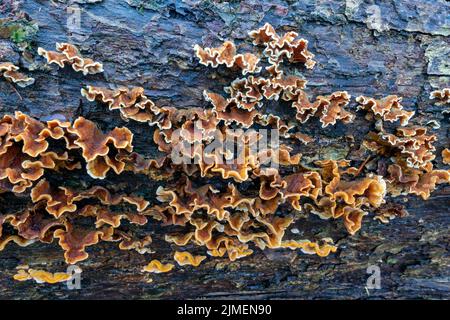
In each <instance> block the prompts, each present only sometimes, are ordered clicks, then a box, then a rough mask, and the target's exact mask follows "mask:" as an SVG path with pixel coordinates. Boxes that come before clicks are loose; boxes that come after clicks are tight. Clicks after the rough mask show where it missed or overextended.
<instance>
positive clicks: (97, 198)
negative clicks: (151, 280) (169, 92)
mask: <svg viewBox="0 0 450 320" xmlns="http://www.w3.org/2000/svg"><path fill="white" fill-rule="evenodd" d="M249 38H250V40H251V41H252V44H253V45H254V46H262V47H263V50H262V51H261V50H259V51H258V50H256V52H257V53H255V54H253V53H237V48H236V46H235V45H234V43H233V42H231V41H225V42H224V43H223V44H221V45H219V46H218V47H216V48H204V47H201V46H200V45H196V46H195V47H194V54H195V56H196V57H197V58H198V60H199V63H200V64H201V65H204V66H207V67H212V68H216V67H218V66H219V65H222V66H225V67H227V68H230V69H232V70H235V71H236V70H237V71H238V72H239V77H238V78H236V79H235V80H233V81H231V83H230V84H229V85H228V86H226V87H224V88H223V92H222V93H215V92H211V91H208V90H205V91H204V92H203V97H204V100H205V102H206V104H207V105H208V107H206V108H202V107H193V108H177V107H174V106H167V105H158V103H154V102H153V101H152V100H151V99H150V98H149V97H147V95H146V93H145V89H144V88H143V87H117V88H116V89H108V88H104V87H96V86H86V87H85V88H82V89H81V95H82V96H83V97H84V98H85V99H87V100H88V101H91V102H94V101H95V102H97V103H98V104H99V105H104V106H105V107H106V108H107V109H109V110H111V111H116V112H117V113H118V114H119V115H120V116H121V117H122V119H124V120H126V121H130V120H132V121H136V122H137V123H142V124H147V125H149V126H152V127H153V136H151V137H152V139H153V143H154V145H155V147H156V148H157V149H158V151H159V152H160V153H161V155H160V156H159V157H158V158H149V157H147V156H145V155H143V154H140V153H137V152H135V151H133V138H134V136H133V133H132V131H131V130H130V129H128V128H126V127H121V128H113V129H112V130H110V131H108V132H103V131H102V130H100V128H99V127H98V126H97V125H96V124H95V123H94V122H92V121H90V120H88V119H85V118H83V117H78V118H77V119H74V121H72V122H63V121H59V120H50V121H39V120H37V119H34V118H33V117H31V116H28V115H26V114H24V113H22V112H19V111H17V112H16V113H15V114H14V115H4V116H3V118H2V119H0V191H1V192H2V193H6V192H12V193H14V194H19V193H21V194H22V197H29V200H30V201H29V203H28V206H27V207H26V208H25V209H23V210H20V211H19V212H8V213H4V214H3V213H2V214H1V215H0V251H1V250H3V249H4V248H5V246H6V245H7V244H8V243H12V242H14V243H16V244H18V245H21V246H26V245H30V244H32V243H33V242H36V241H39V242H43V243H50V242H52V241H53V240H54V239H58V243H59V245H60V246H61V248H62V249H63V250H64V257H65V260H66V262H67V263H70V264H73V263H77V262H80V261H83V260H85V259H87V258H88V256H89V253H88V252H87V251H88V249H89V247H90V246H93V245H95V244H97V243H98V242H100V241H106V242H116V243H118V247H119V248H120V249H122V250H135V251H137V252H138V253H140V254H151V253H153V251H152V249H151V247H150V246H151V245H152V241H153V238H152V236H153V235H150V234H146V233H145V230H144V235H142V233H141V234H139V235H138V234H135V233H134V232H133V230H134V229H132V228H127V227H124V225H126V226H129V225H133V227H136V228H138V227H140V226H145V225H147V224H148V223H149V222H150V221H151V223H154V224H155V225H157V226H158V227H161V230H162V232H163V233H164V237H163V238H164V240H165V241H166V242H167V243H170V244H171V245H173V247H174V248H176V249H175V250H176V251H175V253H174V256H173V259H174V260H175V261H176V262H177V264H178V265H180V266H184V265H192V266H199V265H200V264H201V262H202V261H204V260H205V259H206V257H207V256H206V254H208V255H209V256H211V257H227V258H228V259H229V260H230V261H234V260H236V259H240V258H244V257H247V256H249V255H251V254H253V253H254V252H255V250H256V249H260V250H264V249H266V248H270V249H291V250H295V249H298V250H300V251H302V252H303V253H306V254H316V255H318V256H320V257H325V256H327V255H329V254H332V253H334V252H336V251H337V245H336V244H334V242H333V240H332V239H331V238H329V237H323V236H322V234H321V236H320V238H317V239H290V238H289V237H288V236H287V235H288V234H289V233H288V232H287V231H289V230H290V229H292V228H293V227H294V226H295V227H296V228H297V227H298V225H296V224H297V222H298V216H299V214H298V213H299V212H301V213H302V216H304V217H305V218H308V217H309V214H312V215H316V216H318V217H320V218H321V220H324V221H321V223H328V222H326V221H325V220H330V219H336V220H338V221H339V222H340V224H341V225H342V230H343V231H344V232H345V231H346V232H347V233H348V234H350V235H354V234H356V233H357V232H358V231H359V230H360V229H361V228H362V227H363V219H365V217H366V216H370V215H372V216H374V219H376V220H380V221H382V222H383V223H387V222H388V221H389V220H391V219H392V218H393V217H396V216H406V214H405V211H404V210H403V209H401V208H395V207H392V206H391V204H390V202H388V201H389V198H390V197H391V196H397V195H400V194H413V195H417V196H420V197H422V198H423V199H427V198H428V197H429V196H430V194H431V192H432V191H433V190H434V189H435V188H436V186H437V185H438V184H443V183H449V181H450V173H449V170H443V169H434V165H435V163H434V160H435V152H436V147H435V145H434V144H435V142H436V140H437V135H436V134H432V133H430V132H429V131H428V130H429V129H427V128H425V127H420V126H417V125H414V123H415V119H414V117H413V116H414V111H407V110H404V109H403V107H402V105H401V100H402V99H401V97H399V96H396V95H389V96H386V97H384V98H381V99H374V98H369V97H366V96H359V97H357V98H356V102H357V103H358V107H357V108H355V110H351V103H350V102H351V100H352V98H351V95H350V94H349V93H348V92H347V91H336V92H332V93H329V94H323V95H318V96H316V97H315V98H313V99H311V98H310V97H309V96H310V93H309V92H308V88H307V80H305V79H304V78H303V77H301V76H298V75H288V74H286V70H285V69H287V68H285V66H286V63H296V64H299V65H301V66H303V67H304V68H306V69H312V68H313V67H314V65H315V61H314V60H313V59H314V55H313V54H312V53H311V52H309V51H308V41H307V40H305V39H301V38H298V34H297V33H296V32H293V31H290V32H287V33H285V34H283V35H279V34H277V33H276V32H275V29H274V28H273V27H272V26H271V25H269V24H265V25H264V26H263V27H262V28H259V29H257V30H254V31H251V32H249ZM57 50H58V51H57V52H53V51H46V50H44V49H42V48H39V50H38V52H39V54H40V55H42V56H44V57H45V58H46V59H47V62H48V63H50V64H52V63H54V64H57V65H59V66H60V67H64V66H65V65H71V66H72V68H73V69H74V70H75V71H80V72H83V74H85V75H87V74H94V73H98V72H101V71H103V67H102V65H101V64H100V63H98V62H94V61H93V60H91V59H88V58H83V57H82V56H81V55H80V53H79V51H78V49H77V48H76V47H74V46H73V45H71V44H67V43H61V44H57ZM0 70H1V71H2V72H3V75H4V76H5V77H6V78H8V76H7V75H6V73H7V72H9V73H8V75H11V74H12V73H11V72H16V71H17V67H14V66H12V65H10V64H5V63H4V64H1V65H0ZM8 79H11V80H12V81H14V80H13V79H12V78H8ZM16 83H17V84H19V83H22V84H25V83H27V81H25V80H22V81H19V80H18V78H16ZM19 85H20V84H19ZM448 96H449V95H448V90H447V89H444V90H442V91H435V92H433V93H431V98H433V99H436V100H438V101H439V102H442V101H443V102H444V103H448ZM274 102H279V103H274ZM269 104H271V105H272V106H271V108H268V107H267V106H268V105H269ZM284 104H287V105H290V107H291V108H289V107H288V109H289V111H292V117H291V118H287V117H286V116H284V115H281V114H278V113H277V110H276V107H273V105H278V106H279V107H280V108H281V107H282V105H284ZM268 110H272V112H274V113H269V112H268ZM273 110H274V111H273ZM358 110H364V111H366V112H368V113H369V114H370V115H371V116H369V117H366V118H367V120H370V119H372V120H375V126H374V128H375V129H374V131H371V132H369V133H368V135H367V136H366V137H365V138H364V141H363V143H362V147H361V152H367V153H369V154H370V155H369V157H368V158H367V160H366V161H362V163H358V160H356V161H355V160H352V161H354V163H352V161H350V160H344V159H339V160H336V158H333V157H329V156H328V155H327V154H323V153H319V154H318V155H316V156H315V157H313V158H311V159H312V160H311V161H306V159H304V158H303V155H302V153H300V152H299V150H300V151H301V152H303V151H302V149H301V148H298V146H299V144H300V143H301V144H302V145H301V147H304V146H303V144H309V145H314V142H315V141H316V140H317V139H313V138H312V137H310V136H309V135H307V134H305V133H302V132H300V130H301V129H302V128H307V126H308V121H318V123H319V124H320V129H323V128H327V127H328V126H334V125H336V124H337V122H338V121H341V122H342V123H343V124H349V123H352V122H353V121H354V120H355V117H356V116H357V113H356V112H352V111H358ZM281 113H282V112H281ZM383 121H386V122H390V123H391V126H397V125H399V126H398V127H396V128H395V129H392V130H391V131H389V130H385V129H384V128H383ZM410 123H413V124H410ZM255 128H269V129H273V130H274V132H276V134H277V135H278V136H279V138H280V140H281V142H280V143H273V144H272V143H268V144H266V145H262V147H261V148H259V149H258V150H257V152H256V153H255V152H252V150H253V149H252V148H253V146H260V142H262V141H263V137H262V134H261V133H260V132H258V131H256V130H255ZM318 128H319V126H318ZM231 129H233V130H231ZM243 129H247V130H246V131H245V134H243V132H244V130H243ZM324 131H326V130H324ZM149 132H150V131H149ZM230 141H231V146H232V147H233V148H235V147H241V148H242V152H241V154H235V153H234V152H231V151H229V150H226V149H224V148H221V147H223V146H225V145H226V144H227V143H229V142H230ZM298 142H300V143H298ZM213 146H216V147H217V150H219V151H218V152H216V151H212V150H213V148H212V147H213ZM233 150H234V149H233ZM180 157H181V158H182V159H183V160H186V159H187V160H188V161H185V162H183V161H181V162H180V161H178V160H179V159H178V158H180ZM442 159H443V163H444V164H448V163H449V161H450V160H449V151H448V149H445V150H443V152H442ZM224 160H226V161H224ZM238 160H239V161H238ZM303 160H305V161H303ZM377 161H380V162H381V161H382V162H383V165H384V166H385V167H386V168H385V169H384V170H382V168H381V169H380V168H377V166H378V164H377ZM271 164H275V166H271ZM352 165H354V166H352ZM380 167H381V165H380ZM124 172H127V173H128V174H130V175H133V174H143V175H145V176H146V177H147V178H148V179H151V180H153V181H158V183H159V182H161V184H160V185H159V186H158V187H157V189H156V192H155V195H154V196H153V198H144V197H142V196H138V195H133V194H128V193H121V192H118V189H120V188H122V187H123V186H114V188H109V187H108V188H107V187H104V186H99V185H95V184H92V183H93V182H92V183H91V185H90V187H81V186H80V185H78V186H77V187H75V186H68V185H67V186H66V185H59V184H58V182H57V181H61V179H59V180H58V179H54V178H55V176H56V177H61V176H63V175H71V174H72V173H77V174H83V173H87V174H88V175H89V176H90V177H91V178H92V179H91V180H93V181H98V179H106V181H104V182H105V183H106V182H110V181H109V180H108V178H109V177H111V175H113V174H115V175H121V174H123V173H124ZM89 181H90V180H89ZM110 189H111V190H110ZM112 190H115V191H114V192H113V191H112ZM4 226H5V227H4ZM179 247H184V248H183V251H178V250H177V249H178V248H179ZM191 249H195V251H192V252H199V250H203V251H202V252H204V254H205V255H193V254H191V253H190V252H188V251H185V250H191ZM173 268H174V265H173V264H171V263H167V264H163V263H161V262H160V261H159V260H152V261H151V262H150V263H149V264H148V265H147V266H145V267H144V268H143V271H147V272H153V273H164V272H168V271H171V270H172V269H173ZM33 274H34V275H32V274H31V271H30V270H29V271H28V272H25V271H21V272H20V274H18V275H17V279H18V280H25V279H30V278H33V279H35V280H36V279H46V280H44V281H47V282H51V281H57V280H59V279H62V278H63V277H62V276H61V277H60V276H57V275H48V274H44V273H33ZM36 274H38V276H37V275H36ZM39 281H40V280H39Z"/></svg>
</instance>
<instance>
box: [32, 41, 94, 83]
mask: <svg viewBox="0 0 450 320" xmlns="http://www.w3.org/2000/svg"><path fill="white" fill-rule="evenodd" d="M56 50H57V51H48V50H45V49H44V48H41V47H39V48H38V54H39V55H40V56H43V57H45V59H46V60H47V63H48V64H57V65H58V66H59V67H60V68H64V67H65V66H66V64H67V65H71V66H72V69H73V70H75V71H76V72H82V73H83V75H85V76H86V75H88V74H96V73H101V72H103V64H101V63H100V62H96V61H94V60H92V59H90V58H84V57H83V56H82V55H81V54H80V52H79V50H78V48H77V47H76V46H74V45H73V44H70V43H56Z"/></svg>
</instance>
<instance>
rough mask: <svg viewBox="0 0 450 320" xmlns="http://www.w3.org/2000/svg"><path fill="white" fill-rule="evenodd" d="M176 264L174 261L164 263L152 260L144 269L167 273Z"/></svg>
mask: <svg viewBox="0 0 450 320" xmlns="http://www.w3.org/2000/svg"><path fill="white" fill-rule="evenodd" d="M174 267H175V266H174V265H173V264H172V263H162V262H161V261H159V260H156V259H154V260H152V261H150V263H149V264H148V265H146V266H145V267H144V268H143V269H142V271H145V272H151V273H166V272H170V271H172V269H173V268H174Z"/></svg>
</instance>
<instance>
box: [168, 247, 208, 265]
mask: <svg viewBox="0 0 450 320" xmlns="http://www.w3.org/2000/svg"><path fill="white" fill-rule="evenodd" d="M173 258H174V260H175V261H176V262H177V263H178V265H179V266H193V267H198V266H199V265H200V264H201V263H202V261H203V260H205V259H206V256H195V255H192V254H191V253H189V252H187V251H176V252H175V254H174V256H173Z"/></svg>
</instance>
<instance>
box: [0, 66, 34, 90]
mask: <svg viewBox="0 0 450 320" xmlns="http://www.w3.org/2000/svg"><path fill="white" fill-rule="evenodd" d="M18 70H19V67H17V66H15V65H13V64H12V63H10V62H2V63H0V74H1V75H2V76H3V77H4V78H5V79H6V80H8V81H11V82H13V83H15V84H17V85H18V86H19V87H22V88H25V87H28V86H30V85H32V84H33V83H34V78H31V77H28V76H26V75H24V74H23V73H20V72H19V71H18Z"/></svg>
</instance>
